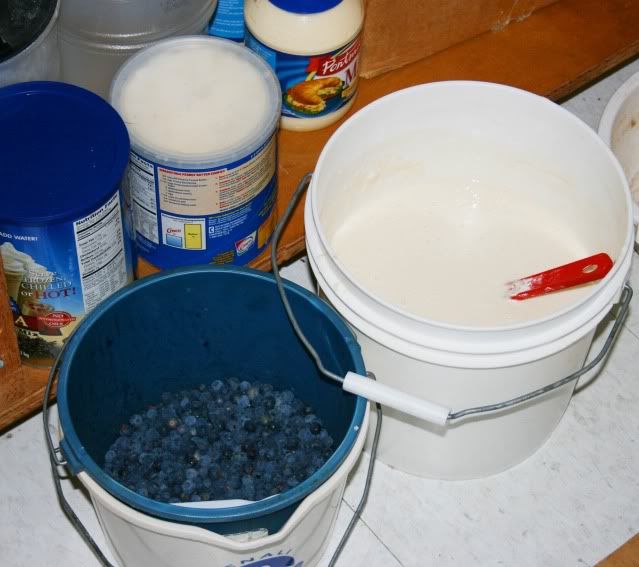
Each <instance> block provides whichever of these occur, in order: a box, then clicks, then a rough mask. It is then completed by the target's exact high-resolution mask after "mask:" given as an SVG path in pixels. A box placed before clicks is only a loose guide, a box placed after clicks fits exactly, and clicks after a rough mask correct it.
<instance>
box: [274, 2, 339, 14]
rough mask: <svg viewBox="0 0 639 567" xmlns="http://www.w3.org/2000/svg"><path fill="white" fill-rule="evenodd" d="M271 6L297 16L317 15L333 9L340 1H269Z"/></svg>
mask: <svg viewBox="0 0 639 567" xmlns="http://www.w3.org/2000/svg"><path fill="white" fill-rule="evenodd" d="M269 1H270V2H271V4H273V5H274V6H277V7H278V8H281V9H282V10H286V11H287V12H295V13H297V14H317V13H319V12H326V10H330V9H331V8H335V6H337V5H338V4H339V3H340V2H341V1H342V0H269Z"/></svg>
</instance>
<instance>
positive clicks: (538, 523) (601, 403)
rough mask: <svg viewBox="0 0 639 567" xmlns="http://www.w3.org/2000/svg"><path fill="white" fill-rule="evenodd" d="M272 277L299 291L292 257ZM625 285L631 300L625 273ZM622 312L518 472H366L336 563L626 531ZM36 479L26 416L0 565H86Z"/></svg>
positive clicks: (528, 556) (521, 566)
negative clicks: (366, 483)
mask: <svg viewBox="0 0 639 567" xmlns="http://www.w3.org/2000/svg"><path fill="white" fill-rule="evenodd" d="M637 71H639V61H635V62H634V63H631V64H629V65H626V66H625V67H623V68H622V69H621V70H619V71H617V72H616V73H614V74H612V75H610V76H609V77H607V78H606V79H604V80H602V81H600V82H598V83H597V84H595V85H594V86H592V87H591V88H589V89H587V90H586V91H584V92H582V93H581V94H579V95H576V96H575V97H573V98H572V99H570V100H568V101H567V102H566V103H564V106H565V107H566V108H568V109H569V110H571V111H572V112H574V113H575V114H577V115H578V116H580V117H581V118H582V119H583V120H584V121H585V122H587V123H588V124H589V125H590V126H591V127H593V128H595V129H596V127H597V125H598V122H599V117H600V115H601V113H602V111H603V108H604V106H605V104H606V102H607V101H608V99H609V98H610V96H611V95H612V93H613V92H614V91H615V90H616V89H617V88H618V87H619V85H621V83H622V82H623V81H624V80H625V79H626V78H628V77H629V76H630V75H631V74H633V73H635V72H637ZM284 274H285V275H286V277H288V278H290V279H293V280H294V281H298V282H299V283H302V284H303V285H311V283H310V279H309V275H308V268H307V265H306V263H305V262H304V261H303V260H301V261H298V262H296V263H295V264H293V265H292V266H290V267H289V268H287V269H286V270H285V272H284ZM631 283H632V285H633V287H634V289H635V290H636V292H637V293H639V268H637V266H636V265H635V266H634V268H633V272H632V278H631ZM636 305H637V296H636V295H635V299H634V300H633V306H632V307H631V313H630V315H629V317H628V320H627V321H626V323H625V325H624V329H623V330H622V332H621V334H620V336H619V339H618V341H617V344H616V345H615V347H614V350H613V352H612V353H611V355H610V357H609V358H608V360H607V361H606V363H605V366H604V367H603V369H602V370H601V371H600V372H599V373H598V375H597V376H585V377H583V378H582V380H581V382H580V385H579V389H578V392H577V393H576V394H575V396H574V397H573V399H572V401H571V403H570V406H569V408H568V410H567V412H566V415H565V416H564V418H563V419H562V421H561V423H560V424H559V426H558V428H557V429H556V431H555V432H554V434H553V435H552V437H551V438H550V440H549V441H548V442H547V443H546V444H545V445H544V446H543V447H542V448H541V449H540V450H539V451H538V452H537V453H536V454H535V455H533V456H532V457H530V458H529V459H528V460H527V461H525V462H524V463H522V464H520V465H519V466H517V467H515V468H513V469H511V470H509V471H507V472H505V473H502V474H499V475H496V476H493V477H491V478H487V479H483V480H476V481H465V482H443V481H433V480H424V479H420V478H416V477H412V476H409V475H406V474H403V473H400V472H397V471H394V470H392V469H390V468H389V467H387V466H385V465H383V464H381V463H377V464H376V468H375V474H374V478H373V484H372V487H371V493H370V497H369V501H368V505H367V507H366V509H365V511H364V514H363V518H362V520H361V521H360V522H359V523H358V526H357V528H356V529H355V532H354V533H353V535H352V536H351V539H350V541H349V542H348V544H347V546H346V549H345V550H344V552H343V554H342V556H341V558H340V560H339V562H338V565H339V566H340V567H359V566H366V567H398V566H406V567H411V566H414V567H418V566H419V567H421V566H424V565H435V566H441V567H449V566H450V567H453V566H454V567H457V566H459V565H482V566H484V565H505V566H517V567H526V566H531V567H532V566H535V567H536V566H540V565H543V566H545V567H553V566H557V567H569V566H588V565H594V564H595V563H596V562H597V561H599V560H601V559H602V558H603V557H605V556H606V555H608V554H609V553H610V552H612V551H613V550H614V549H616V548H617V547H619V546H620V545H621V544H623V543H624V542H625V541H626V540H628V539H629V538H630V537H632V536H633V535H634V534H636V533H637V532H639V506H638V505H637V502H639V450H638V443H639V411H638V408H639V309H638V308H637V307H636ZM604 333H605V330H604V332H603V333H601V334H600V335H599V336H598V339H597V340H596V342H595V345H594V346H593V349H592V350H593V352H596V350H597V347H600V346H601V340H602V337H603V334H604ZM367 463H368V458H367V456H366V455H364V457H363V458H362V460H361V461H360V463H359V466H358V467H357V469H356V472H355V474H354V475H353V478H351V480H350V482H349V484H348V486H347V489H346V493H345V497H344V500H345V505H343V506H342V507H341V509H340V513H339V517H338V521H337V526H336V531H335V533H334V534H333V540H332V543H331V545H330V548H329V552H328V553H329V554H330V553H332V551H333V549H334V547H335V545H336V543H337V541H338V539H339V537H340V536H341V534H342V532H343V530H344V528H345V526H346V524H347V523H348V521H349V519H350V517H351V515H352V513H353V512H352V510H353V509H354V507H355V506H356V505H357V502H358V500H359V497H360V494H361V491H362V487H363V480H364V473H365V470H366V465H367ZM50 474H51V473H50V468H49V464H48V458H47V455H46V451H45V445H44V438H43V433H42V420H41V416H40V415H38V416H35V417H33V418H32V419H30V420H28V421H26V422H24V423H23V424H21V425H19V426H17V427H15V428H14V429H12V430H10V431H8V432H6V433H5V434H4V435H3V436H1V437H0V503H1V506H2V514H0V565H3V566H7V567H9V566H10V567H39V566H47V567H49V566H56V567H57V566H64V567H79V566H86V567H93V566H96V565H98V562H97V560H96V559H95V558H94V556H93V555H92V553H91V552H90V550H89V549H88V548H87V547H86V545H85V544H84V542H83V541H82V540H81V539H80V536H79V535H78V534H77V533H76V532H75V530H74V529H73V527H72V526H71V524H70V523H69V521H68V520H67V518H66V517H65V515H64V514H63V512H62V510H61V509H60V507H59V506H58V502H57V499H56V496H55V492H54V488H53V483H52V480H51V476H50ZM63 482H64V487H65V492H66V493H67V494H68V498H69V500H70V501H71V502H72V504H73V506H74V507H75V509H76V511H77V513H78V515H79V516H80V517H81V518H82V520H83V521H84V523H85V525H86V526H87V528H88V530H89V531H90V532H91V533H92V534H93V535H94V537H95V538H96V540H97V541H98V543H99V544H100V545H101V546H104V538H103V537H102V534H101V532H100V529H99V526H98V523H97V519H96V517H95V514H94V513H93V509H92V508H91V505H90V502H89V500H88V498H87V497H86V495H85V494H84V492H83V491H82V490H80V489H79V488H78V486H77V484H74V483H73V482H72V481H70V480H65V481H63ZM325 565H326V559H325V561H324V562H323V563H322V567H325ZM149 567H152V566H149ZM185 567H188V566H187V565H185ZM212 567H216V566H212Z"/></svg>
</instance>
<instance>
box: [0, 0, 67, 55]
mask: <svg viewBox="0 0 639 567" xmlns="http://www.w3.org/2000/svg"><path fill="white" fill-rule="evenodd" d="M57 3H58V0H8V2H0V63H2V62H3V61H6V60H8V59H11V58H12V57H14V56H15V55H17V54H18V53H20V52H21V51H22V50H24V49H26V48H27V47H29V46H30V45H31V44H32V43H33V42H34V41H35V40H36V39H37V38H38V37H40V35H41V34H42V32H43V31H44V30H45V29H46V27H47V26H48V25H49V22H50V21H51V18H52V17H53V14H54V13H55V8H56V5H57Z"/></svg>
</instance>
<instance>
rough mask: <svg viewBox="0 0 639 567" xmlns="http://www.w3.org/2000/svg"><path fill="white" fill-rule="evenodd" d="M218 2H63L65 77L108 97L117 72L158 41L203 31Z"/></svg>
mask: <svg viewBox="0 0 639 567" xmlns="http://www.w3.org/2000/svg"><path fill="white" fill-rule="evenodd" d="M215 6H216V1H215V0H174V1H171V2H160V1H158V0H144V1H139V0H92V1H91V2H87V1H86V0H65V1H64V2H63V3H62V9H61V13H60V51H61V55H62V79H63V80H64V81H66V82H68V83H73V84H76V85H80V86H83V87H85V88H88V89H90V90H92V91H93V92H95V93H97V94H99V95H100V96H102V97H103V98H107V97H108V93H109V86H110V85H111V80H112V79H113V75H115V73H116V72H117V70H118V69H119V68H120V66H121V65H122V64H123V63H124V62H125V61H126V60H127V59H128V58H129V57H130V56H131V55H133V54H134V53H136V52H137V51H139V50H140V49H142V48H144V47H147V46H148V45H151V44H152V43H155V42H157V41H159V40H162V39H166V38H168V37H173V36H178V35H191V34H199V33H204V32H205V31H206V29H207V26H208V22H209V20H210V18H211V15H212V14H213V11H214V10H215Z"/></svg>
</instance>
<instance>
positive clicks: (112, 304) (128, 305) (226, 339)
mask: <svg viewBox="0 0 639 567" xmlns="http://www.w3.org/2000/svg"><path fill="white" fill-rule="evenodd" d="M286 287H287V290H288V293H289V296H290V298H291V301H292V306H293V309H294V310H295V313H296V314H297V316H298V317H299V319H300V323H301V326H302V328H303V329H304V330H305V332H306V333H308V335H309V338H310V339H311V340H312V341H313V343H314V344H315V345H316V346H317V347H318V348H319V350H320V355H321V356H322V358H323V360H325V361H328V362H327V364H328V365H329V366H330V367H331V369H332V370H333V371H335V372H338V373H342V374H344V373H345V372H347V371H349V370H352V371H355V372H359V373H363V372H364V365H363V361H362V359H361V355H360V352H359V348H358V346H357V344H356V342H355V339H354V337H353V335H352V334H351V332H350V331H349V330H348V328H347V327H346V326H345V324H344V323H343V321H342V320H341V319H340V318H339V317H337V315H336V314H335V313H334V312H333V311H332V310H331V309H330V308H329V307H328V306H326V304H325V303H324V302H322V301H321V300H319V299H318V298H317V297H315V296H313V295H312V294H310V293H309V292H307V291H306V290H304V289H302V288H300V287H299V286H296V285H295V284H291V283H288V284H286ZM160 306H161V307H160ZM185 321H188V324H187V325H185ZM176 330H179V331H176ZM282 352H286V356H282ZM220 374H221V375H227V376H228V375H234V376H237V377H240V378H242V377H246V378H249V379H251V378H252V379H258V380H260V381H263V382H270V383H272V384H274V385H276V386H284V387H287V388H292V389H293V390H294V391H295V393H296V396H298V397H299V398H300V399H302V400H307V401H309V402H310V403H312V405H313V407H314V409H315V410H316V412H317V414H318V416H319V417H320V418H321V419H322V421H323V422H324V423H325V424H326V427H327V429H328V430H329V433H330V434H331V436H333V438H334V439H335V440H336V441H337V442H338V443H339V445H338V447H337V448H336V450H335V452H334V453H333V455H332V456H331V457H330V458H329V460H328V461H327V462H326V463H325V464H324V465H323V466H322V467H321V468H320V469H319V470H318V471H317V472H316V473H315V474H314V475H312V476H311V477H310V478H308V479H307V480H305V481H304V482H302V483H301V484H299V485H298V486H296V487H295V488H293V489H291V490H288V491H286V492H284V493H282V494H280V495H278V496H275V497H271V498H268V499H265V500H262V501H259V502H256V503H252V504H247V505H241V506H238V507H232V508H231V507H229V508H219V509H213V510H211V509H196V508H187V507H183V506H177V505H173V504H163V503H159V502H155V501H153V500H150V499H148V498H144V497H142V496H140V495H138V494H136V493H134V492H132V491H131V490H129V489H127V488H125V487H124V486H122V485H120V484H119V483H118V482H116V481H114V480H113V479H112V478H110V477H109V476H107V475H106V474H105V472H104V471H103V469H102V467H101V463H102V462H103V458H104V457H103V456H104V453H105V452H106V449H107V448H108V447H109V445H110V443H111V442H112V441H113V439H114V438H115V437H116V436H117V432H118V430H119V425H120V423H121V422H122V421H123V420H125V419H127V418H128V416H129V415H131V414H132V413H134V412H135V411H138V409H139V407H140V406H144V405H148V404H149V403H152V402H153V401H154V400H156V399H158V398H159V396H160V393H161V392H163V391H166V390H177V389H181V388H191V387H195V386H196V385H197V384H199V383H200V382H206V381H207V378H206V377H207V375H211V376H219V375H220ZM58 409H59V416H60V425H61V430H62V432H63V434H64V439H63V441H62V450H63V453H64V456H65V457H66V459H67V461H68V465H69V467H70V469H71V471H72V472H73V474H75V475H77V476H78V478H79V480H80V481H81V482H82V484H83V485H84V486H85V487H86V488H87V490H88V491H89V493H90V494H91V498H92V500H93V503H94V506H95V509H96V512H97V514H98V517H99V519H100V523H101V525H102V528H103V530H104V532H105V534H106V536H107V540H108V542H109V544H110V547H111V549H112V551H113V553H114V555H115V556H116V557H117V558H118V560H119V563H120V564H121V565H126V566H135V565H144V564H149V565H154V566H155V565H157V566H158V567H168V566H171V567H182V566H183V565H184V564H185V558H188V565H189V566H191V567H200V566H201V567H205V566H206V567H208V566H210V565H251V564H252V563H251V561H257V560H258V559H259V558H263V557H272V558H273V559H272V560H273V561H275V559H274V557H277V556H284V559H280V560H279V561H280V564H282V565H298V564H301V563H302V562H303V564H304V565H309V566H311V565H315V564H316V563H317V561H318V560H319V557H320V556H321V554H322V552H323V550H324V548H325V546H326V544H327V542H328V538H329V536H330V533H331V530H332V527H333V524H334V522H335V518H336V515H337V510H338V508H339V503H340V499H341V496H342V492H343V490H344V486H345V483H346V477H347V475H348V472H349V471H350V470H351V469H352V467H353V466H354V464H355V462H356V460H357V458H358V456H359V453H360V451H361V449H362V447H363V444H364V441H365V437H366V431H367V427H366V426H367V421H368V405H367V402H366V400H364V399H363V398H358V397H356V396H353V395H351V394H348V393H345V392H343V390H342V389H341V388H340V386H339V384H336V383H334V382H332V381H328V380H326V379H324V378H323V377H322V376H321V375H320V374H319V372H318V370H317V369H316V367H315V364H314V362H313V360H312V359H311V358H310V357H309V356H308V354H307V353H306V351H305V350H304V348H303V347H302V345H301V344H300V343H299V341H298V340H297V338H296V336H295V334H294V332H293V330H292V329H291V326H290V324H289V321H288V318H287V316H286V313H285V311H284V308H283V306H282V304H281V302H280V298H279V295H278V293H277V290H276V286H275V282H274V278H273V277H272V276H271V275H269V274H264V273H261V272H257V271H252V270H248V269H244V268H230V267H229V268H224V267H217V268H216V267H212V266H203V267H199V268H188V269H182V270H179V271H173V272H165V273H162V274H158V275H155V276H151V277H149V278H145V279H144V280H140V281H138V282H136V283H134V284H133V285H131V286H129V287H128V288H126V289H124V290H122V291H121V292H119V293H117V294H116V295H114V296H112V297H111V298H110V299H109V300H107V301H105V302H104V303H102V304H101V305H100V307H98V308H97V309H96V310H94V311H93V312H92V313H91V314H90V315H89V316H88V317H87V318H86V319H85V320H84V322H83V324H82V325H81V326H80V327H79V328H78V329H77V331H76V333H74V335H73V336H72V337H71V339H70V340H69V343H68V346H67V348H66V350H65V353H64V358H63V362H62V365H61V368H60V373H59V385H58ZM264 529H266V530H268V534H269V535H268V537H260V538H259V539H252V540H251V537H255V534H250V532H255V531H256V530H264ZM238 533H243V534H244V538H243V539H239V540H238V538H237V537H236V538H233V539H231V538H228V537H224V535H229V534H238ZM247 534H248V535H247ZM250 536H251V537H250ZM267 554H271V555H270V556H269V555H267ZM284 561H288V562H284ZM257 564H259V565H264V564H263V563H257ZM273 564H275V563H273Z"/></svg>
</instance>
